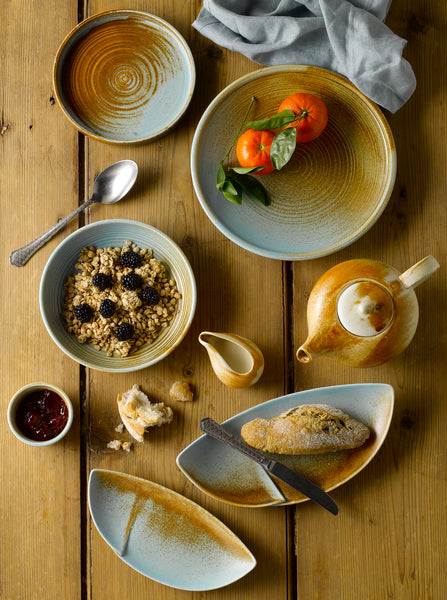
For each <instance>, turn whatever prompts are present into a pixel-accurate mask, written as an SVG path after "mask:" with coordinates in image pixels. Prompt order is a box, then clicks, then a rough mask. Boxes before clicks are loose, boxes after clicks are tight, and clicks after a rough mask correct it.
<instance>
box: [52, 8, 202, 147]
mask: <svg viewBox="0 0 447 600" xmlns="http://www.w3.org/2000/svg"><path fill="white" fill-rule="evenodd" d="M53 84H54V90H55V94H56V97H57V100H58V102H59V104H60V106H61V108H62V111H63V112H64V113H65V115H66V116H67V117H68V119H69V120H70V121H71V123H72V124H73V125H74V126H75V127H76V128H77V129H78V130H79V131H81V132H82V133H84V134H85V135H88V136H90V137H92V138H94V139H96V140H98V141H101V142H108V143H112V144H135V143H140V142H147V141H149V140H152V139H155V138H157V137H159V136H160V135H162V134H164V133H166V132H167V131H168V130H169V129H170V128H171V127H173V126H174V125H175V124H176V123H177V121H178V120H179V119H180V117H181V116H182V115H183V113H184V112H185V110H186V109H187V107H188V105H189V102H190V100H191V97H192V93H193V90H194V85H195V67H194V60H193V57H192V54H191V51H190V49H189V47H188V45H187V44H186V42H185V40H184V39H183V37H182V36H181V35H180V34H179V32H178V31H177V30H176V29H175V28H174V27H172V25H170V24H169V23H167V22H166V21H164V20H162V19H160V18H159V17H156V16H154V15H150V14H148V13H145V12H139V11H134V10H111V11H108V12H104V13H100V14H97V15H93V16H91V17H89V18H88V19H85V20H84V21H82V23H80V24H79V25H78V26H77V27H75V28H74V29H73V30H72V31H71V32H70V33H69V34H68V35H67V37H66V38H65V39H64V41H63V42H62V44H61V46H60V48H59V50H58V52H57V55H56V58H55V61H54V67H53Z"/></svg>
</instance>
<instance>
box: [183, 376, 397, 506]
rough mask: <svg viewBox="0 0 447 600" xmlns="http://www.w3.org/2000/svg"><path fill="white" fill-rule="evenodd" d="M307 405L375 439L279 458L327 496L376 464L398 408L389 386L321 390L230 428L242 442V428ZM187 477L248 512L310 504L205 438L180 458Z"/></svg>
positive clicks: (270, 405) (272, 405) (282, 401)
mask: <svg viewBox="0 0 447 600" xmlns="http://www.w3.org/2000/svg"><path fill="white" fill-rule="evenodd" d="M304 404H328V405H330V406H335V407H336V408H339V409H341V410H342V411H344V412H346V413H347V414H349V415H350V416H351V417H354V418H355V419H357V420H358V421H361V422H362V423H364V424H365V425H367V426H368V427H369V428H370V430H371V435H370V438H369V440H368V441H367V442H366V443H365V444H364V445H363V446H362V447H360V448H356V449H354V450H343V451H340V452H329V453H326V454H312V455H300V456H286V455H275V454H272V455H271V457H272V458H274V459H275V460H278V461H279V462H282V463H283V464H284V465H286V466H287V467H289V468H291V469H293V470H294V471H296V472H297V473H301V474H302V475H304V476H305V477H307V478H308V479H310V480H311V481H313V482H314V483H316V484H317V485H319V486H320V487H322V488H323V489H324V490H325V491H327V492H328V491H330V490H333V489H334V488H336V487H338V486H340V485H342V484H343V483H345V482H346V481H348V480H349V479H351V478H352V477H354V476H355V475H356V474H357V473H358V472H359V471H361V470H362V469H363V468H364V467H366V465H367V464H368V463H369V462H370V461H371V460H372V458H373V457H374V456H375V455H376V453H377V452H378V450H379V448H380V446H381V445H382V444H383V441H384V439H385V437H386V435H387V433H388V429H389V426H390V423H391V419H392V415H393V409H394V390H393V388H392V387H391V386H390V385H388V384H384V383H359V384H350V385H338V386H331V387H325V388H316V389H312V390H306V391H304V392H295V393H294V394H289V395H287V396H282V397H280V398H275V399H274V400H269V401H267V402H264V403H262V404H259V405H257V406H254V407H253V408H250V409H248V410H246V411H244V412H241V413H240V414H238V415H236V416H235V417H232V418H231V419H228V420H227V421H225V422H224V423H223V425H224V427H225V429H226V430H227V431H229V432H230V433H233V434H234V435H236V436H238V437H240V431H241V427H242V425H244V423H247V422H248V421H251V420H252V419H255V418H257V417H263V418H271V417H275V416H277V415H279V414H281V413H283V412H285V411H287V410H289V409H291V408H294V407H296V406H302V405H304ZM177 465H178V466H179V468H180V469H181V471H182V472H183V474H184V475H185V476H186V477H187V478H188V479H189V480H190V481H192V483H194V484H195V485H196V486H197V487H198V488H200V489H201V490H202V491H203V492H205V493H207V494H208V495H210V496H212V497H214V498H217V499H218V500H221V501H223V502H227V503H229V504H234V505H237V506H245V507H261V506H277V505H279V504H296V503H299V502H304V501H305V500H308V498H307V497H306V496H303V494H301V493H300V492H298V491H296V490H293V489H292V488H290V487H289V486H287V485H286V484H284V483H282V482H281V481H279V480H276V479H275V481H273V479H271V478H270V476H269V475H268V474H267V473H266V471H265V470H264V469H263V468H262V467H261V466H260V465H258V464H256V463H255V462H254V461H252V460H251V459H250V458H248V457H246V456H244V455H242V454H240V453H239V452H237V451H236V450H234V449H233V448H231V447H230V446H227V445H226V444H223V443H222V442H219V441H218V440H215V439H214V438H211V437H210V436H207V435H204V436H201V437H200V438H198V439H197V440H195V441H194V442H193V443H192V444H190V445H189V446H188V447H187V448H185V449H184V450H183V451H182V452H181V453H180V454H179V455H178V456H177Z"/></svg>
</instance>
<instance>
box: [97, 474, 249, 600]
mask: <svg viewBox="0 0 447 600" xmlns="http://www.w3.org/2000/svg"><path fill="white" fill-rule="evenodd" d="M88 501H89V508H90V513H91V515H92V518H93V521H94V523H95V525H96V527H97V528H98V531H99V533H100V534H101V536H102V537H103V538H104V540H105V541H106V542H107V543H108V544H109V545H110V546H111V547H112V548H113V550H115V552H117V553H118V555H120V557H121V558H122V560H123V561H124V562H125V563H127V564H128V565H129V566H130V567H132V568H133V569H135V570H136V571H138V572H139V573H141V574H143V575H145V576H146V577H149V578H151V579H153V580H154V581H158V582H160V583H163V584H165V585H168V586H170V587H174V588H177V589H182V590H191V591H202V590H211V589H216V588H219V587H223V586H226V585H228V584H230V583H232V582H233V581H236V580H237V579H240V578H241V577H243V576H244V575H246V574H247V573H248V572H250V571H251V570H252V569H253V568H254V567H255V565H256V560H255V558H254V556H253V555H252V554H251V552H250V551H249V550H248V549H247V548H246V546H245V545H244V544H243V543H242V542H241V540H240V539H239V538H238V537H237V536H236V535H235V534H234V533H233V532H232V531H230V530H229V529H228V528H227V527H226V526H225V525H224V524H223V523H222V522H221V521H219V520H218V519H216V517H214V516H213V515H212V514H211V513H209V512H208V511H206V510H205V509H204V508H202V507H201V506H199V505H198V504H196V503H195V502H192V501H191V500H188V499H187V498H185V497H184V496H182V495H180V494H177V493H176V492H173V491H172V490H169V489H168V488H165V487H163V486H161V485H158V484H156V483H153V482H151V481H147V480H145V479H140V478H139V477H134V476H132V475H127V474H125V473H117V472H115V471H106V470H102V469H94V470H93V471H92V472H91V473H90V479H89V487H88Z"/></svg>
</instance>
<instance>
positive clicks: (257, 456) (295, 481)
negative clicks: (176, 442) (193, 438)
mask: <svg viewBox="0 0 447 600" xmlns="http://www.w3.org/2000/svg"><path fill="white" fill-rule="evenodd" d="M200 429H201V430H202V431H203V432H204V433H207V434H208V435H210V436H211V437H213V438H215V439H216V440H220V441H221V442H225V443H226V444H228V445H229V446H231V447H232V448H234V449H235V450H239V452H242V454H245V455H246V456H248V457H249V458H251V459H253V460H254V461H256V462H257V463H259V464H260V465H261V466H262V467H264V469H265V470H266V471H268V472H269V473H270V474H271V475H274V476H275V477H278V479H281V481H284V483H287V485H290V486H291V487H293V488H294V489H296V490H298V491H299V492H301V493H302V494H304V495H305V496H307V497H308V498H310V500H313V501H314V502H316V503H317V504H319V505H320V506H322V507H323V508H325V509H326V510H328V511H329V512H330V513H332V514H333V515H336V514H338V506H337V505H336V504H335V502H334V501H333V500H332V498H331V497H330V496H329V494H327V493H326V492H325V491H324V490H322V489H321V488H320V487H319V486H318V485H316V484H315V483H313V482H312V481H310V480H309V479H307V478H306V477H304V476H303V475H300V474H299V473H296V472H295V471H292V469H289V468H288V467H286V466H285V465H283V464H281V463H279V462H277V461H276V460H272V459H270V458H267V457H266V456H264V455H263V454H262V453H261V452H259V451H258V450H256V449H255V448H252V447H251V446H248V445H247V444H246V443H245V442H243V441H242V440H241V439H239V438H237V437H236V436H234V435H233V434H232V433H229V432H228V431H226V430H225V429H224V428H223V427H222V426H221V425H219V424H218V423H216V421H213V419H210V418H209V417H207V418H205V419H202V420H201V421H200Z"/></svg>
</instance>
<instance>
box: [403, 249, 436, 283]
mask: <svg viewBox="0 0 447 600" xmlns="http://www.w3.org/2000/svg"><path fill="white" fill-rule="evenodd" d="M437 269H439V263H438V261H437V260H436V258H433V256H431V255H428V256H426V257H425V258H423V259H422V260H420V261H419V262H417V263H416V264H415V265H413V266H412V267H410V268H409V269H407V270H406V271H405V272H404V273H402V275H399V279H400V280H401V282H402V284H403V285H404V286H405V287H406V288H414V287H416V286H417V285H419V284H420V283H422V282H423V281H425V280H426V279H427V278H428V277H430V275H432V274H433V273H434V272H435V271H436V270H437Z"/></svg>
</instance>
